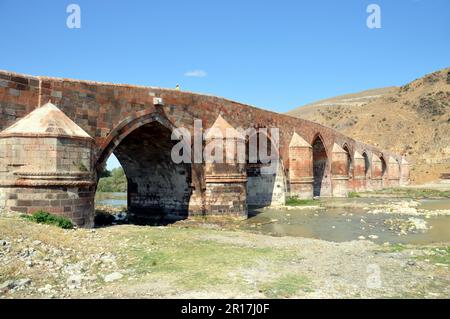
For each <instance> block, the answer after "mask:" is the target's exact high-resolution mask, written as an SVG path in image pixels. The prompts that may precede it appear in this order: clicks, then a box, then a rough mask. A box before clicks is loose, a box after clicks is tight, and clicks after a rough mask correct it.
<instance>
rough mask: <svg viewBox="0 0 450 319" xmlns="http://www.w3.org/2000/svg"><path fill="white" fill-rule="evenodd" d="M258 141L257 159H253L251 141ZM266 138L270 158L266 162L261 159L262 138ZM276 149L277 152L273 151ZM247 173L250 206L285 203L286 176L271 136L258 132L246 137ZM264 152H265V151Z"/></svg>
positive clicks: (267, 152) (248, 202) (266, 151)
mask: <svg viewBox="0 0 450 319" xmlns="http://www.w3.org/2000/svg"><path fill="white" fill-rule="evenodd" d="M252 139H254V140H253V141H254V142H256V143H257V144H256V145H257V148H256V154H253V156H255V155H256V161H255V160H252V161H250V159H251V154H250V153H251V150H250V146H249V144H250V143H249V141H250V140H252ZM262 139H266V142H267V143H266V147H267V149H266V150H264V151H265V155H267V156H268V157H269V158H270V159H271V162H270V163H266V162H264V161H263V160H262V159H261V156H260V155H261V154H260V146H261V143H260V142H261V140H262ZM272 148H273V150H275V153H273V152H272V151H273V150H272ZM245 149H246V173H247V205H248V206H249V207H250V208H252V207H253V208H258V207H266V206H270V205H284V203H285V200H286V198H285V196H286V178H285V174H284V169H283V165H282V160H281V158H280V156H279V153H278V149H277V145H276V144H274V143H273V141H272V139H271V138H270V136H268V135H266V134H265V133H262V132H258V133H256V134H253V135H251V136H249V137H248V139H246V148H245ZM263 153H264V152H263Z"/></svg>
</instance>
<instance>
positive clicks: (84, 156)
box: [0, 103, 95, 227]
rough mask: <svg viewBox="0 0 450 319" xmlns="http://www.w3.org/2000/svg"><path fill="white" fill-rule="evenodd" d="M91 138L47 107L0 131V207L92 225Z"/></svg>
mask: <svg viewBox="0 0 450 319" xmlns="http://www.w3.org/2000/svg"><path fill="white" fill-rule="evenodd" d="M93 142H94V140H93V139H92V138H91V137H90V136H89V135H88V134H87V133H86V132H85V131H83V130H82V129H81V128H80V127H79V126H78V125H76V124H75V123H74V122H73V121H72V120H71V119H70V118H69V117H67V116H66V115H65V114H64V113H63V112H62V111H61V110H59V109H58V108H57V107H56V106H55V105H53V104H51V103H47V104H45V105H43V106H41V107H38V108H36V109H35V110H34V111H32V112H31V113H29V114H28V115H27V116H25V117H23V118H22V119H21V120H19V121H17V122H16V123H15V124H13V125H11V126H10V127H8V128H6V129H5V130H3V131H2V132H0V209H1V208H4V209H8V210H11V211H16V212H21V213H25V214H31V213H33V212H36V211H38V210H45V211H47V212H49V213H53V214H56V215H61V216H64V217H67V218H70V219H71V220H72V221H73V222H74V223H75V224H77V225H79V226H85V227H91V226H93V217H94V195H95V181H94V176H93V174H92V171H93V170H92V147H93Z"/></svg>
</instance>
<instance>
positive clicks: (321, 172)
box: [311, 134, 329, 196]
mask: <svg viewBox="0 0 450 319" xmlns="http://www.w3.org/2000/svg"><path fill="white" fill-rule="evenodd" d="M311 146H312V153H313V178H314V184H313V195H314V196H321V195H324V194H323V191H324V190H325V189H326V188H327V186H328V187H329V185H328V184H329V183H328V176H327V169H328V166H329V157H328V154H327V150H326V147H325V144H324V142H323V138H322V136H321V135H320V134H316V136H315V137H314V139H313V142H312V143H311Z"/></svg>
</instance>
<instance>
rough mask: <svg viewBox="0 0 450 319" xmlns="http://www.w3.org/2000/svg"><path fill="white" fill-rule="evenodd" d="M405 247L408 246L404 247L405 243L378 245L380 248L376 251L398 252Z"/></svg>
mask: <svg viewBox="0 0 450 319" xmlns="http://www.w3.org/2000/svg"><path fill="white" fill-rule="evenodd" d="M407 248H408V247H406V246H405V245H402V244H400V243H398V244H392V245H389V246H380V248H379V249H377V250H376V251H379V252H383V253H399V252H401V251H403V250H405V249H407Z"/></svg>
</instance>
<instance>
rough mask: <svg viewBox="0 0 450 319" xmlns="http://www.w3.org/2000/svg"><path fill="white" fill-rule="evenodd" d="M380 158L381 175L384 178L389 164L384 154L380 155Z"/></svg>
mask: <svg viewBox="0 0 450 319" xmlns="http://www.w3.org/2000/svg"><path fill="white" fill-rule="evenodd" d="M380 160H381V177H382V178H384V177H385V174H386V169H387V165H386V161H385V160H384V157H383V156H380Z"/></svg>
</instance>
